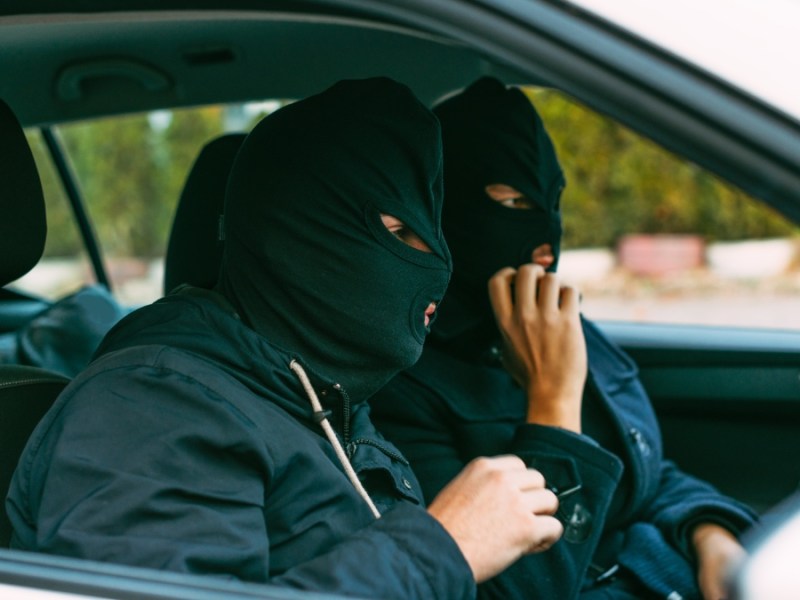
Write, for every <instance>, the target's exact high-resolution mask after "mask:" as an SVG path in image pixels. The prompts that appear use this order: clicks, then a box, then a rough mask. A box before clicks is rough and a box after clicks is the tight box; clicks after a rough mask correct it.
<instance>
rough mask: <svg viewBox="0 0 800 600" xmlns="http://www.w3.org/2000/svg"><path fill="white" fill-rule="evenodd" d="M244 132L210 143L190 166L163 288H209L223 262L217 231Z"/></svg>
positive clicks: (173, 234) (169, 251) (231, 134)
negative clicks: (181, 286)
mask: <svg viewBox="0 0 800 600" xmlns="http://www.w3.org/2000/svg"><path fill="white" fill-rule="evenodd" d="M245 137H247V136H246V135H245V134H244V133H229V134H226V135H223V136H220V137H218V138H216V139H214V140H212V141H210V142H209V143H208V144H206V145H205V146H204V147H203V149H202V150H201V151H200V154H199V155H198V156H197V159H196V160H195V162H194V165H192V168H191V170H190V171H189V176H188V177H187V178H186V183H185V185H184V187H183V192H182V193H181V198H180V200H179V202H178V208H177V210H176V211H175V218H174V220H173V222H172V231H171V232H170V236H169V245H168V246H167V255H166V258H165V260H164V293H165V294H168V293H169V292H170V291H172V290H173V289H175V288H176V287H177V286H179V285H181V284H189V285H193V286H196V287H201V288H205V289H211V288H212V287H214V285H215V284H216V283H217V277H218V275H219V268H220V264H221V262H222V241H221V240H220V238H221V236H220V235H219V228H220V216H221V215H222V210H223V206H224V203H225V188H226V187H227V184H228V174H229V173H230V170H231V166H232V165H233V160H234V158H236V153H237V152H238V151H239V148H240V147H241V145H242V142H243V141H244V139H245Z"/></svg>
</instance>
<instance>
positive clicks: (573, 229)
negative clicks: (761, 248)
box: [29, 89, 797, 258]
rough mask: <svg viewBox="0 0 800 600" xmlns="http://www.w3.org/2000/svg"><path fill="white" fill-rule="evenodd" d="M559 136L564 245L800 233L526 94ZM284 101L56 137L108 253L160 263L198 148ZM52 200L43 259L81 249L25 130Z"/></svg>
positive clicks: (102, 123)
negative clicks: (653, 236)
mask: <svg viewBox="0 0 800 600" xmlns="http://www.w3.org/2000/svg"><path fill="white" fill-rule="evenodd" d="M526 92H527V93H528V95H529V97H530V98H531V99H532V100H533V101H534V104H535V105H536V107H537V109H538V110H539V112H540V113H541V115H542V118H543V119H544V122H545V124H546V126H547V129H548V131H549V132H550V134H551V136H552V137H553V139H554V142H555V144H556V147H557V150H558V153H559V156H560V158H561V163H562V166H563V168H564V170H565V173H566V178H567V187H566V189H565V191H564V195H563V197H562V208H563V211H564V225H565V234H564V246H565V247H566V248H582V247H609V248H611V247H614V245H615V244H616V242H617V240H618V239H619V238H620V236H622V235H624V234H626V233H694V234H699V235H701V236H703V237H704V238H705V239H706V240H707V241H717V240H737V239H753V238H769V237H784V236H787V235H792V234H796V233H797V228H795V227H793V226H791V225H790V224H789V223H788V222H787V221H786V220H785V219H783V218H782V217H781V216H780V215H777V214H775V213H774V212H773V211H772V210H771V209H770V208H768V207H766V206H764V205H762V204H760V203H758V202H754V201H753V200H752V199H751V198H748V197H747V196H745V195H744V194H742V193H741V192H739V191H737V190H736V189H734V188H732V187H730V186H728V185H726V184H724V183H722V182H720V181H718V180H717V179H715V178H714V177H712V176H711V175H709V174H708V173H706V172H705V171H703V170H702V169H699V168H697V167H696V166H694V165H692V164H690V163H686V162H685V161H683V160H682V159H677V158H675V157H674V156H673V155H671V154H670V153H668V152H666V151H664V150H663V149H661V148H660V147H658V146H656V145H655V144H652V143H650V142H648V141H646V140H644V139H642V138H641V137H639V136H638V135H637V134H635V133H633V132H631V131H629V130H627V129H624V128H623V127H621V126H619V125H617V124H616V123H614V122H613V121H611V120H610V119H606V118H605V117H602V116H600V115H597V114H595V113H593V112H592V111H590V110H587V109H585V108H583V107H582V106H580V105H579V104H577V103H576V102H574V101H572V100H571V99H569V98H567V97H565V96H564V95H562V94H560V93H557V92H553V91H550V90H541V89H528V90H526ZM284 103H285V102H271V103H261V104H258V105H246V106H245V105H242V106H235V107H219V106H212V107H200V108H190V109H181V110H175V111H159V112H157V113H150V114H140V115H132V116H124V117H114V118H108V119H103V120H99V121H92V122H86V123H76V124H68V125H64V126H60V127H59V128H58V130H57V132H56V133H57V134H58V137H59V139H60V140H61V142H62V145H63V146H64V148H65V150H66V152H67V154H68V156H69V159H70V162H71V164H72V167H73V169H74V171H75V173H76V175H77V178H78V180H79V183H80V189H81V192H82V194H83V195H84V199H85V202H86V205H87V210H88V211H89V213H90V216H91V218H92V221H93V223H94V225H95V228H96V230H97V231H96V232H97V235H98V238H99V240H100V244H101V247H102V250H103V252H104V253H105V254H107V255H108V256H109V257H131V256H135V257H140V258H157V257H161V256H163V255H164V252H165V250H166V243H167V236H168V234H169V229H170V225H171V221H172V216H173V214H174V211H175V207H176V204H177V201H178V198H179V197H180V193H181V189H182V187H183V183H184V180H185V178H186V175H187V173H188V171H189V168H190V166H191V164H192V162H193V161H194V159H195V157H196V156H197V154H198V152H199V151H200V149H201V148H202V146H203V145H204V144H205V143H206V142H207V141H209V140H210V139H212V138H214V137H216V136H217V135H219V134H221V133H223V132H224V131H230V130H239V131H247V130H249V129H250V128H251V127H252V126H253V125H254V124H255V123H256V122H257V121H258V120H259V119H260V118H261V117H262V116H263V115H264V114H266V113H268V112H270V111H272V110H274V109H276V108H277V107H279V106H280V105H282V104H284ZM29 140H30V142H31V145H32V147H33V149H34V153H35V154H36V156H37V161H38V164H39V168H40V172H41V175H42V180H43V185H44V188H45V195H46V197H47V200H48V224H49V229H50V231H51V234H50V235H48V244H47V248H46V256H48V257H51V258H52V257H60V256H68V255H75V254H76V253H78V252H79V251H80V249H81V246H82V245H81V243H80V240H79V236H78V234H77V231H76V230H75V225H74V223H73V219H72V215H71V211H70V209H69V206H68V204H67V202H66V201H65V198H64V194H63V190H61V187H60V185H59V183H58V180H57V177H56V176H55V174H54V172H53V169H52V166H51V165H50V163H49V160H48V159H47V158H46V152H45V150H44V147H43V144H42V142H41V139H40V137H39V136H38V135H37V132H29Z"/></svg>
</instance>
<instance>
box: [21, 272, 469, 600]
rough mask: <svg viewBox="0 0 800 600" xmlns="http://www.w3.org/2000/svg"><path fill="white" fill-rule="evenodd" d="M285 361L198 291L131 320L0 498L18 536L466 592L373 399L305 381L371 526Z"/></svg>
mask: <svg viewBox="0 0 800 600" xmlns="http://www.w3.org/2000/svg"><path fill="white" fill-rule="evenodd" d="M292 358H293V357H292V356H291V355H290V354H288V353H286V352H284V351H282V350H280V349H278V348H275V347H274V346H272V345H271V344H270V343H269V341H268V340H266V339H265V338H264V337H262V336H260V335H258V334H257V333H256V332H255V331H253V330H252V329H251V328H250V327H247V326H245V325H244V324H243V323H242V322H241V321H240V320H239V319H237V318H236V314H235V312H234V311H233V309H232V307H231V306H230V304H229V303H228V302H227V301H225V299H224V298H222V297H221V296H220V295H219V294H218V293H216V292H213V291H209V290H202V289H199V288H190V287H183V288H180V289H179V290H178V291H176V292H174V293H172V294H170V295H168V296H166V297H164V298H163V299H161V300H159V301H158V302H155V303H153V304H151V305H149V306H146V307H143V308H141V309H139V310H137V311H135V312H133V313H131V314H130V315H128V316H127V317H125V318H124V319H123V320H122V321H120V322H119V323H118V324H117V325H116V326H115V327H114V328H113V329H112V330H111V332H110V333H109V334H108V336H106V339H105V340H104V342H103V344H102V345H101V347H100V348H99V349H98V352H97V357H96V359H95V360H94V361H93V362H92V364H91V365H90V366H89V367H88V368H87V369H85V370H84V371H83V372H81V373H80V374H79V375H78V376H77V377H76V378H75V379H74V380H73V382H72V383H71V384H70V385H69V386H68V387H67V389H66V390H65V391H64V393H62V394H61V396H59V399H58V400H57V401H56V404H55V405H54V406H53V408H52V409H51V410H50V411H49V412H48V414H47V415H46V416H45V417H44V419H43V420H42V421H41V422H40V424H39V425H38V426H37V428H36V430H35V432H34V433H33V435H32V437H31V442H30V443H29V444H28V445H27V447H26V450H25V452H24V454H23V456H22V459H21V460H20V465H21V466H20V468H18V469H17V471H16V474H15V476H14V479H13V482H12V485H11V490H10V493H9V496H8V500H7V503H6V510H7V513H8V515H9V518H10V519H11V522H12V523H13V527H14V536H13V538H12V542H11V545H12V547H13V548H18V549H26V550H30V551H35V552H44V553H48V554H58V555H66V556H77V557H81V558H85V559H90V560H99V561H103V562H113V563H120V564H128V565H133V566H143V567H150V568H157V569H162V570H170V571H177V572H184V573H196V574H202V575H207V576H218V577H236V578H238V579H242V580H246V581H254V582H268V583H270V584H273V585H276V586H284V587H295V588H299V589H304V590H308V591H319V592H334V593H338V594H341V595H342V596H347V597H354V598H355V597H357V598H397V599H411V598H415V599H419V600H427V599H428V598H454V599H460V598H464V599H468V598H472V597H474V595H475V584H474V581H473V579H472V576H471V571H470V569H469V566H468V565H467V563H466V561H465V560H464V558H463V556H462V555H461V553H460V552H459V550H458V547H457V546H456V544H455V542H454V541H453V539H452V537H450V535H449V534H447V533H446V532H445V530H444V529H443V528H442V527H441V526H439V524H438V522H437V521H436V520H435V519H434V518H433V517H431V516H430V515H429V514H428V513H427V512H426V511H425V510H424V508H423V507H422V506H420V503H421V498H420V492H419V486H418V484H417V481H416V479H415V477H414V474H413V472H412V471H411V467H409V465H408V463H407V462H406V461H405V460H404V459H403V458H402V457H401V456H400V454H399V451H398V450H397V448H395V447H394V446H392V445H391V444H389V443H388V442H386V441H385V440H384V439H383V438H382V436H381V435H380V434H379V433H378V432H377V431H376V430H375V427H374V426H373V425H372V422H371V420H370V418H369V414H368V413H369V406H368V405H367V404H365V403H360V404H358V405H354V406H352V407H348V406H347V398H345V397H344V396H343V394H341V393H340V391H339V390H336V389H334V388H333V387H332V385H331V382H319V381H317V382H315V388H316V389H317V392H318V393H319V395H320V399H321V401H322V402H323V406H324V407H325V408H326V409H330V410H331V412H332V417H331V423H332V425H333V426H334V428H335V430H336V434H337V435H338V436H339V437H340V438H341V439H342V441H343V443H344V444H345V445H346V447H347V452H348V456H349V457H350V462H351V464H352V466H353V468H354V469H355V471H356V473H357V474H358V475H359V479H360V480H361V481H362V483H363V485H364V487H365V489H366V490H367V491H368V493H369V494H370V495H371V496H372V498H373V499H374V500H375V502H376V504H377V505H378V507H379V509H380V510H381V512H382V517H381V518H380V519H375V517H374V516H373V515H372V513H371V512H370V511H369V509H368V507H367V505H366V503H365V502H364V500H363V498H361V496H359V494H358V493H357V491H356V490H355V488H354V487H353V485H352V484H351V483H350V481H349V480H348V479H347V477H346V476H345V474H344V473H343V471H342V465H341V463H340V462H339V460H338V459H337V457H336V456H335V453H334V450H333V448H332V446H331V444H330V442H329V441H328V439H327V438H326V437H325V436H324V435H322V432H321V430H320V428H319V425H318V424H316V423H315V422H314V421H313V419H312V418H311V413H312V410H311V406H310V405H309V402H308V398H307V397H306V394H305V392H304V391H303V388H302V387H301V385H300V382H299V380H298V379H297V377H296V376H295V375H294V373H292V372H291V371H290V370H289V368H288V364H289V362H290V361H291V360H292Z"/></svg>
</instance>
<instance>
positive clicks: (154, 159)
mask: <svg viewBox="0 0 800 600" xmlns="http://www.w3.org/2000/svg"><path fill="white" fill-rule="evenodd" d="M283 103H284V102H282V101H264V102H256V103H248V104H238V105H224V106H223V105H217V106H204V107H198V108H190V109H180V110H162V111H156V112H150V113H143V114H136V115H126V116H118V117H113V118H106V119H100V120H95V121H87V122H79V123H71V124H66V125H61V126H58V127H56V128H54V129H53V132H54V134H55V137H56V139H57V140H58V142H59V145H60V146H61V148H62V150H63V151H64V153H65V154H66V156H67V159H68V163H69V164H70V166H71V167H72V171H73V172H74V175H75V177H76V179H77V183H78V187H79V190H80V193H81V195H82V198H83V202H84V205H85V209H86V212H87V214H88V217H89V219H90V221H91V223H92V227H93V229H94V233H95V236H96V238H97V242H98V244H99V247H100V252H101V254H102V257H103V263H104V266H105V269H106V271H107V275H108V278H109V281H110V283H111V286H112V290H113V292H114V295H115V296H116V297H117V299H118V300H119V301H120V302H121V303H122V304H125V305H141V304H146V303H149V302H151V301H153V300H155V299H157V298H159V297H160V296H161V295H162V287H163V263H164V254H165V252H166V247H167V242H168V235H169V231H170V227H171V224H172V218H173V215H174V213H175V208H176V205H177V201H178V199H179V197H180V194H181V190H182V188H183V184H184V182H185V179H186V176H187V174H188V172H189V169H190V167H191V165H192V163H193V162H194V159H195V158H196V157H197V154H198V153H199V152H200V149H201V148H202V147H203V145H205V144H206V143H207V142H208V141H210V140H211V139H213V138H215V137H217V136H218V135H220V134H222V133H224V132H226V131H249V130H250V129H251V128H252V126H253V125H254V124H255V123H257V122H258V120H260V119H261V118H262V117H263V116H264V115H265V114H267V113H269V112H271V111H273V110H275V109H277V108H278V107H280V106H281V105H282V104H283ZM28 139H29V141H30V143H31V147H32V149H33V152H34V156H35V158H36V161H37V166H38V168H39V171H40V176H41V179H42V186H43V190H44V194H45V201H46V205H47V219H48V235H47V245H46V249H45V253H44V257H43V259H42V260H41V261H40V262H39V264H38V265H37V266H36V268H34V269H33V270H32V271H31V272H30V273H29V274H28V275H26V276H25V277H23V278H21V279H20V280H19V281H17V282H15V283H14V284H13V286H14V287H16V288H17V289H21V290H23V291H26V292H29V293H33V294H35V295H39V296H43V297H46V298H50V299H55V298H59V297H62V296H64V295H65V294H67V293H69V292H71V291H74V290H76V289H79V288H80V287H81V286H83V285H85V284H87V283H93V282H94V281H95V280H96V279H95V277H94V274H93V271H92V267H91V263H90V261H89V259H88V255H87V251H86V248H85V245H84V243H83V241H82V239H81V236H80V233H79V230H78V228H77V226H76V222H75V217H74V215H73V212H72V210H71V208H70V206H69V202H68V200H67V196H66V194H65V192H64V188H63V186H62V185H61V182H60V179H59V177H58V174H57V173H56V171H55V169H54V167H53V161H52V160H51V157H50V155H49V153H48V149H47V148H46V146H45V145H44V143H43V142H42V137H41V136H40V135H39V132H38V131H35V130H31V131H29V132H28Z"/></svg>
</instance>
